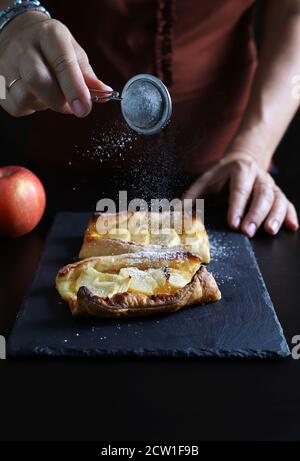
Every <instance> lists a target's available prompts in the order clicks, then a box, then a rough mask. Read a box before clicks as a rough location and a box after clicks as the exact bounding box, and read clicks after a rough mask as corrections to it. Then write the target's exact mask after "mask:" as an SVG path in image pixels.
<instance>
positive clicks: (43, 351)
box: [8, 347, 290, 361]
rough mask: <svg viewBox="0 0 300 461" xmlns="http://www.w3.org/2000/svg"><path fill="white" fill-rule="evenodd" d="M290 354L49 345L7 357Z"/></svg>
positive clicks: (281, 356) (251, 356)
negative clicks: (82, 347)
mask: <svg viewBox="0 0 300 461" xmlns="http://www.w3.org/2000/svg"><path fill="white" fill-rule="evenodd" d="M289 356H290V353H289V352H286V351H282V352H274V351H261V352H259V351H257V350H255V351H254V350H250V349H247V350H242V349H241V350H235V351H226V350H221V349H220V350H216V349H213V350H211V351H210V350H209V349H205V350H204V349H193V348H191V349H190V350H186V351H182V350H176V349H172V350H167V349H163V350H159V349H156V350H151V349H142V348H141V349H136V350H131V351H127V352H124V351H123V350H120V349H116V350H114V351H107V350H106V349H86V350H84V349H82V350H81V351H80V352H78V350H75V349H71V348H60V349H58V348H55V349H53V348H50V347H35V348H34V349H33V350H32V352H31V354H30V355H29V354H28V352H27V350H25V349H24V350H22V349H18V351H17V352H14V350H13V348H11V349H10V351H9V354H8V358H12V359H13V358H20V357H23V358H26V357H36V358H37V357H53V358H54V357H55V358H59V359H60V358H66V357H70V358H71V357H75V358H80V357H90V358H95V357H99V358H100V357H123V358H130V357H137V358H139V357H140V358H145V357H146V358H147V357H148V358H149V357H150V358H151V357H157V358H181V357H184V358H198V359H205V358H214V359H226V358H230V359H241V358H242V359H247V360H250V361H251V360H256V359H274V360H276V359H284V358H287V357H289Z"/></svg>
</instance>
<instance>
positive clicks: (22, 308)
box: [7, 211, 76, 357]
mask: <svg viewBox="0 0 300 461" xmlns="http://www.w3.org/2000/svg"><path fill="white" fill-rule="evenodd" d="M63 214H76V212H74V213H72V212H64V211H59V212H58V213H56V214H55V217H54V219H53V221H52V224H51V226H50V230H49V232H48V235H47V237H46V239H45V243H44V249H43V250H42V253H41V256H40V258H39V260H38V262H37V265H36V268H35V271H34V273H33V276H32V278H31V280H30V282H29V284H28V288H27V290H26V291H25V294H24V297H23V300H22V302H21V305H20V309H19V312H18V314H17V316H16V320H15V323H14V325H13V327H12V330H11V332H10V334H9V336H8V341H7V356H8V357H9V356H11V357H12V356H14V352H13V346H12V343H13V337H14V334H15V331H16V330H17V325H18V323H19V322H20V320H21V319H22V316H23V313H24V312H25V305H26V303H27V300H28V298H29V295H30V291H31V288H32V286H33V285H34V283H35V280H36V278H37V276H38V273H39V269H40V267H41V266H42V264H43V261H44V259H45V257H46V255H45V248H46V247H47V245H48V243H49V241H50V240H51V238H52V234H54V232H55V224H56V221H58V220H59V217H60V216H61V215H63ZM18 355H19V354H18ZM20 355H22V352H20ZM22 356H23V355H22Z"/></svg>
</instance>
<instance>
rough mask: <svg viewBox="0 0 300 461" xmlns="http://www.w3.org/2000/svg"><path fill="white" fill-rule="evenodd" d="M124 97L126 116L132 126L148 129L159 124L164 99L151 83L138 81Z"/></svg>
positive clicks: (126, 91) (128, 89) (129, 88)
mask: <svg viewBox="0 0 300 461" xmlns="http://www.w3.org/2000/svg"><path fill="white" fill-rule="evenodd" d="M122 97H123V112H124V115H125V117H126V119H127V120H128V121H130V123H131V124H132V125H134V126H136V127H138V128H146V129H147V128H152V127H154V126H155V125H157V123H159V121H160V119H161V117H162V113H163V99H162V96H161V93H160V91H159V90H158V89H157V88H156V87H155V86H154V85H153V84H152V83H151V82H146V81H143V80H136V81H135V82H133V83H132V84H131V85H130V86H129V87H128V88H127V89H126V90H125V93H124V94H123V95H122Z"/></svg>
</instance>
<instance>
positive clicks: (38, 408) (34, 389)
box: [0, 110, 300, 446]
mask: <svg viewBox="0 0 300 461" xmlns="http://www.w3.org/2000/svg"><path fill="white" fill-rule="evenodd" d="M35 116H38V115H34V117H35ZM30 124H31V117H27V118H23V119H13V118H12V117H10V116H8V115H6V114H5V113H4V112H3V111H2V110H0V143H1V145H0V165H1V166H2V165H6V164H7V165H8V164H21V165H25V166H27V167H29V168H31V167H32V166H31V165H30V164H29V163H28V162H27V159H26V155H27V152H26V140H27V133H28V130H29V129H30ZM299 130H300V114H299V113H298V115H297V116H296V117H295V120H294V121H293V123H292V124H291V126H290V128H289V130H288V132H287V134H286V136H285V138H284V140H283V141H282V143H281V145H280V146H279V149H278V151H277V153H276V156H275V163H276V165H277V166H278V171H279V173H278V176H277V181H278V182H279V183H280V184H282V186H283V189H284V191H285V192H286V193H287V195H288V196H289V197H290V199H291V200H294V201H295V203H296V206H297V208H298V211H299V210H300V202H299V197H300V184H299V178H298V176H299V173H298V172H299V166H300V161H299V147H300V135H299V133H300V131H299ZM50 135H51V132H49V136H50ZM53 183H54V184H55V178H53ZM47 193H51V194H54V196H55V193H56V192H55V187H53V188H52V189H51V191H50V190H49V191H47ZM54 199H55V200H56V202H57V203H58V204H59V206H61V207H62V206H63V205H60V200H59V199H60V197H56V198H55V197H54ZM71 205H72V204H71V203H70V208H71ZM47 221H48V222H49V218H47ZM47 229H48V225H47V223H44V224H43V223H42V225H41V226H39V228H38V229H36V230H35V231H34V232H32V233H31V234H30V235H28V236H26V237H24V238H21V239H16V240H13V241H12V240H11V241H6V240H1V241H0V254H1V257H0V262H1V264H0V322H1V323H0V334H4V335H7V334H8V333H9V331H10V329H11V327H12V325H13V323H14V320H15V316H16V314H17V311H18V308H19V306H20V303H21V300H22V298H23V295H24V291H25V290H26V287H27V286H28V284H29V282H30V278H31V274H32V272H33V271H34V268H35V266H36V263H37V260H38V258H39V256H40V253H41V251H42V249H43V246H44V238H45V235H46V232H47ZM254 248H255V253H256V256H257V259H258V262H259V265H260V267H261V270H262V272H263V275H264V278H265V281H266V284H267V287H268V289H269V291H270V294H271V298H272V300H273V302H274V305H275V307H276V311H277V314H278V317H279V319H280V321H281V323H282V326H283V329H284V332H285V335H286V338H287V341H288V343H289V344H290V345H291V338H292V337H293V336H294V335H298V334H299V333H300V316H299V296H300V292H299V289H300V286H299V269H300V268H299V250H300V241H299V233H296V234H292V233H289V232H284V231H283V232H281V233H280V235H279V236H278V237H277V238H274V239H273V238H269V237H266V236H264V235H262V234H261V235H259V236H258V237H257V238H255V239H254ZM299 373H300V362H299V361H298V362H296V361H294V360H292V359H288V360H286V361H278V362H277V361H275V362H272V363H270V362H266V361H262V362H247V361H237V362H228V361H222V362H213V361H206V362H199V361H183V360H176V361H164V360H162V361H157V360H155V361H151V360H149V361H134V360H128V361H125V360H102V361H99V360H97V361H90V360H82V361H74V360H68V361H67V360H65V361H48V360H38V361H30V360H28V361H26V360H25V361H22V362H20V361H1V363H0V376H1V377H0V418H1V419H0V440H13V441H16V440H26V441H27V440H35V441H36V440H43V441H45V440H62V441H65V440H72V441H76V440H149V439H150V440H163V439H164V440H181V441H182V440H193V439H194V440H299V439H300V418H299V415H300V400H299V377H300V374H299ZM124 446H126V444H124Z"/></svg>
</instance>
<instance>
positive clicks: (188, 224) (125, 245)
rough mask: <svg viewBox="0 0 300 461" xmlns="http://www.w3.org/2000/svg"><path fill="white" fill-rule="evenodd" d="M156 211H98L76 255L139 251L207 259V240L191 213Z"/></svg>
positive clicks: (104, 254)
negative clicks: (186, 254) (169, 252)
mask: <svg viewBox="0 0 300 461" xmlns="http://www.w3.org/2000/svg"><path fill="white" fill-rule="evenodd" d="M178 216H179V217H177V214H176V212H173V213H167V212H164V213H158V212H142V211H137V212H123V213H117V214H110V213H99V214H98V215H94V216H93V217H92V219H91V220H90V222H89V224H88V227H87V230H86V232H85V235H84V241H83V245H82V248H81V250H80V253H79V258H80V259H84V258H90V257H92V256H106V255H118V254H124V253H139V252H143V251H151V252H161V251H163V252H166V251H179V252H189V253H192V254H194V255H196V256H199V257H200V258H201V260H202V262H204V263H208V262H209V261H210V251H209V241H208V236H207V232H206V230H205V228H204V225H203V222H202V220H201V219H200V218H199V217H196V216H193V217H191V218H189V219H188V221H184V220H183V219H182V214H181V213H180V214H178Z"/></svg>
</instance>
